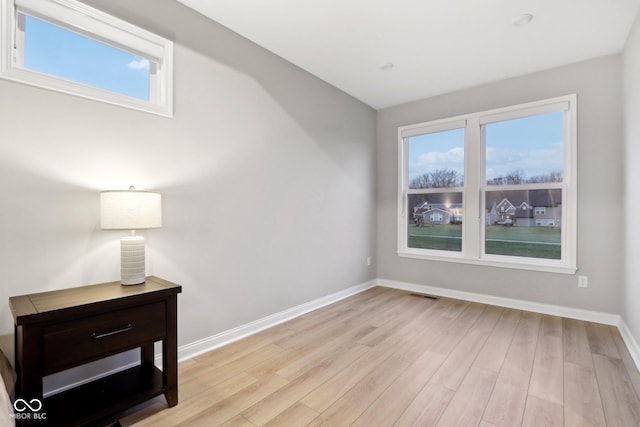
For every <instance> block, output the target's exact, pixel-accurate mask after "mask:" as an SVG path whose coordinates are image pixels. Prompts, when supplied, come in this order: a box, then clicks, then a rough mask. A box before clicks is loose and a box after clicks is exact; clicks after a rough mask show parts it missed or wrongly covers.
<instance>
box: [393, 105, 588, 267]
mask: <svg viewBox="0 0 640 427" xmlns="http://www.w3.org/2000/svg"><path fill="white" fill-rule="evenodd" d="M555 111H564V112H565V114H564V120H565V121H564V131H565V138H564V142H565V143H564V148H563V149H564V152H563V161H564V164H563V182H561V183H546V184H528V185H513V186H511V185H496V186H494V185H487V184H486V179H485V174H484V158H483V156H484V153H485V150H484V140H483V137H482V126H483V125H485V124H489V123H493V122H497V121H503V120H511V119H516V118H522V117H527V116H534V115H539V114H545V113H550V112H555ZM576 117H577V96H576V95H575V94H572V95H566V96H561V97H557V98H552V99H546V100H541V101H535V102H529V103H526V104H519V105H515V106H510V107H505V108H499V109H495V110H489V111H483V112H478V113H472V114H467V115H463V116H458V117H453V118H448V119H442V120H435V121H430V122H425V123H419V124H415V125H409V126H402V127H399V128H398V141H399V144H398V153H399V155H398V175H399V176H398V215H397V236H398V255H399V256H401V257H408V258H418V259H427V260H435V261H447V262H457V263H465V264H474V265H485V266H493V267H504V268H515V269H523V270H534V271H546V272H555V273H565V274H574V273H575V272H576V271H577V263H576V246H577V118H576ZM460 123H463V127H464V128H465V145H464V150H465V161H464V187H463V188H437V189H436V188H434V189H429V192H438V193H441V192H460V191H462V193H463V197H462V199H463V207H464V209H463V221H462V251H461V252H455V251H442V250H432V249H420V248H410V247H408V227H409V223H408V215H407V214H406V210H407V209H408V199H409V194H413V193H415V192H416V190H409V170H408V169H409V168H408V162H409V138H410V137H411V136H416V135H421V134H426V133H435V132H439V131H443V130H448V129H453V128H456V127H460ZM537 188H540V189H548V188H558V189H561V190H562V211H561V218H560V223H561V224H563V228H562V235H561V245H562V250H561V259H559V260H554V259H544V258H529V257H516V256H503V255H493V254H485V253H484V241H485V237H484V232H485V224H486V221H487V220H488V218H487V217H488V213H487V212H486V210H485V201H484V195H485V192H486V191H491V190H492V189H500V190H521V189H537ZM423 192H424V190H423Z"/></svg>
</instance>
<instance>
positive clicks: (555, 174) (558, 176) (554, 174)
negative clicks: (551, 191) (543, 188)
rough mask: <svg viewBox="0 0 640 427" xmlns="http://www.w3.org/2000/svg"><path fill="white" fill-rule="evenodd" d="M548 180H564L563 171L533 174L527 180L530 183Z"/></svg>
mask: <svg viewBox="0 0 640 427" xmlns="http://www.w3.org/2000/svg"><path fill="white" fill-rule="evenodd" d="M546 182H562V172H561V171H552V172H549V173H548V174H543V175H536V176H532V177H531V178H529V179H528V180H527V183H529V184H540V183H546Z"/></svg>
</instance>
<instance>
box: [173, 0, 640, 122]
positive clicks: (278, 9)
mask: <svg viewBox="0 0 640 427" xmlns="http://www.w3.org/2000/svg"><path fill="white" fill-rule="evenodd" d="M178 1H179V2H181V3H183V4H185V5H187V6H189V7H191V8H193V9H195V10H197V11H198V12H200V13H202V14H204V15H207V16H208V17H210V18H211V19H213V20H215V21H217V22H218V23H220V24H222V25H224V26H226V27H228V28H230V29H231V30H233V31H235V32H237V33H239V34H241V35H242V36H244V37H246V38H248V39H249V40H252V41H253V42H255V43H257V44H259V45H261V46H263V47H264V48H266V49H268V50H270V51H272V52H274V53H275V54H277V55H279V56H281V57H283V58H285V59H287V60H288V61H290V62H292V63H294V64H296V65H297V66H299V67H301V68H303V69H305V70H307V71H308V72H310V73H312V74H314V75H316V76H317V77H319V78H321V79H323V80H325V81H327V82H329V83H330V84H332V85H333V86H336V87H337V88H340V89H342V90H343V91H345V92H347V93H349V94H350V95H352V96H354V97H355V98H357V99H359V100H361V101H362V102H364V103H366V104H368V105H370V106H372V107H374V108H376V109H379V108H384V107H389V106H392V105H396V104H400V103H404V102H408V101H412V100H416V99H422V98H427V97H430V96H434V95H438V94H442V93H446V92H451V91H454V90H458V89H462V88H465V87H471V86H476V85H479V84H482V83H487V82H492V81H497V80H501V79H505V78H508V77H514V76H517V75H522V74H527V73H531V72H534V71H539V70H544V69H548V68H553V67H556V66H560V65H564V64H569V63H573V62H577V61H581V60H585V59H589V58H595V57H598V56H603V55H607V54H612V53H617V52H620V51H621V50H622V48H623V46H624V42H625V40H626V38H627V35H628V33H629V30H630V28H631V25H632V24H633V21H634V19H635V17H636V14H637V13H638V9H639V7H640V0H215V1H211V0H178ZM523 13H531V14H532V15H533V16H534V18H533V20H532V21H531V23H529V24H528V25H526V26H522V27H516V26H514V25H512V20H513V18H514V17H515V16H519V15H521V14H523ZM388 62H391V63H393V64H394V66H393V68H392V69H391V70H386V71H383V70H380V69H379V67H380V66H381V65H382V64H384V63H388Z"/></svg>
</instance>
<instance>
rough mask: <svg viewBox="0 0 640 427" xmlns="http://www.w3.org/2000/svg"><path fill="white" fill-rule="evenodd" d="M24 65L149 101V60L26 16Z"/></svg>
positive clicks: (45, 72) (31, 68)
mask: <svg viewBox="0 0 640 427" xmlns="http://www.w3.org/2000/svg"><path fill="white" fill-rule="evenodd" d="M24 66H25V68H28V69H30V70H34V71H38V72H41V73H44V74H49V75H52V76H56V77H61V78H64V79H67V80H71V81H74V82H78V83H83V84H86V85H89V86H93V87H97V88H100V89H105V90H108V91H112V92H117V93H120V94H123V95H127V96H131V97H134V98H139V99H143V100H149V80H150V79H149V61H148V60H147V59H144V58H141V57H139V56H137V55H134V54H131V53H129V52H126V51H124V50H122V49H117V48H115V47H112V46H109V45H107V44H105V43H101V42H98V41H96V40H93V39H91V38H89V37H85V36H82V35H80V34H78V33H74V32H72V31H68V30H66V29H64V28H61V27H59V26H56V25H52V24H49V23H47V22H44V21H41V20H39V19H36V18H34V17H32V16H29V15H25V48H24Z"/></svg>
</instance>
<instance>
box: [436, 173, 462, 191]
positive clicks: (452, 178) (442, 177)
mask: <svg viewBox="0 0 640 427" xmlns="http://www.w3.org/2000/svg"><path fill="white" fill-rule="evenodd" d="M429 178H430V180H431V188H447V187H457V186H459V185H461V183H462V177H461V176H460V174H459V173H458V172H456V171H455V170H453V169H437V170H435V171H433V172H430V173H429Z"/></svg>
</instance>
